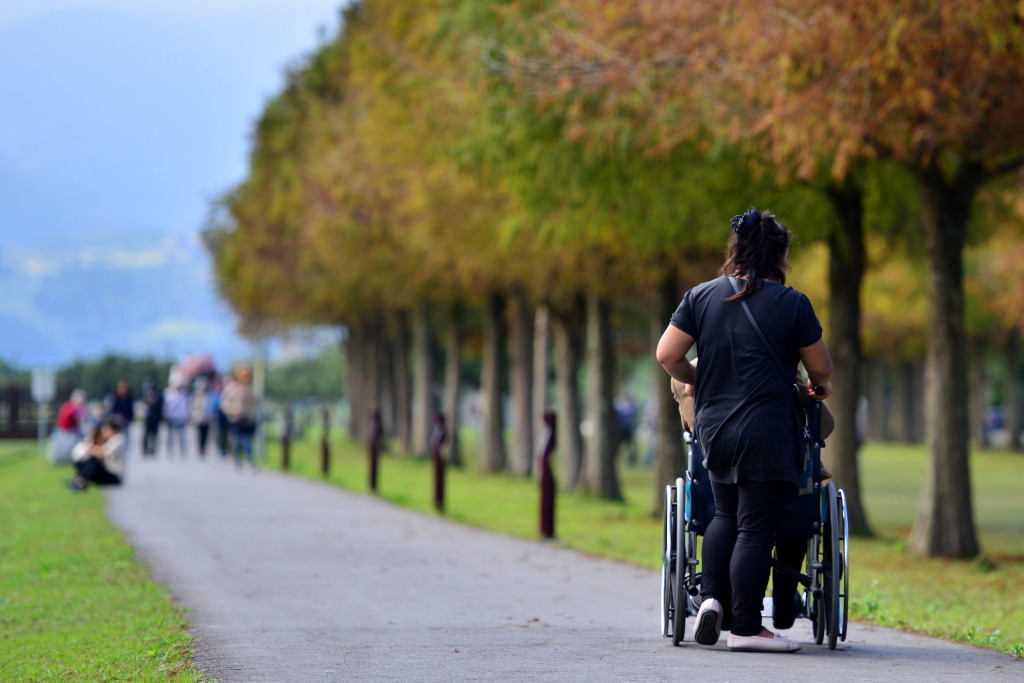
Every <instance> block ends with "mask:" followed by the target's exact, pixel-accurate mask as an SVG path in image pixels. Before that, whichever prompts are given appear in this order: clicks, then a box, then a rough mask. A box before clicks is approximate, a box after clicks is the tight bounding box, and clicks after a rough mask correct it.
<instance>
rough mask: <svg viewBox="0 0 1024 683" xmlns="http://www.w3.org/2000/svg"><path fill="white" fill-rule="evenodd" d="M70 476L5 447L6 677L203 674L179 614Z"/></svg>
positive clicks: (2, 588)
mask: <svg viewBox="0 0 1024 683" xmlns="http://www.w3.org/2000/svg"><path fill="white" fill-rule="evenodd" d="M69 476H70V470H69V469H68V468H54V467H51V466H50V465H49V464H48V463H46V462H45V461H43V460H41V459H40V458H39V457H38V456H37V455H36V450H35V444H34V443H31V442H22V443H0V680H4V681H36V680H89V681H102V680H132V681H176V682H182V683H184V682H187V681H201V680H204V678H203V676H202V674H201V673H200V672H198V671H196V670H194V669H193V667H192V665H191V654H190V649H189V648H190V645H189V643H190V640H189V637H188V634H187V633H186V632H185V619H184V617H183V615H182V612H181V610H180V609H178V608H177V607H176V606H175V605H174V604H173V603H172V602H171V599H170V597H169V595H168V594H167V592H166V591H165V590H164V589H163V588H161V587H159V586H157V585H155V584H153V583H152V582H151V581H150V580H149V578H148V575H147V572H146V569H145V567H143V566H142V564H140V563H139V562H138V561H137V560H136V559H135V557H134V553H133V551H132V549H131V547H130V546H129V545H128V544H127V543H125V541H124V539H123V538H122V537H121V534H120V533H119V532H118V531H117V530H116V529H114V527H113V526H112V525H111V524H110V523H109V522H108V521H107V519H106V516H105V514H104V502H103V496H102V495H100V493H99V492H98V491H96V490H95V489H91V490H89V491H88V492H86V493H73V492H71V491H68V490H67V489H66V488H65V487H64V481H65V480H66V479H67V478H69Z"/></svg>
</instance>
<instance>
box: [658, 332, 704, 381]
mask: <svg viewBox="0 0 1024 683" xmlns="http://www.w3.org/2000/svg"><path fill="white" fill-rule="evenodd" d="M693 344H694V339H693V337H691V336H690V335H688V334H687V333H685V332H683V331H682V330H681V329H679V328H678V327H676V326H675V325H669V326H668V328H666V330H665V333H664V334H662V335H661V340H660V341H659V342H658V350H657V351H656V352H655V356H656V357H657V359H658V362H659V363H661V366H662V367H663V368H665V370H666V371H667V372H668V374H669V375H671V376H672V377H673V378H675V379H677V380H679V381H680V382H683V383H684V384H695V383H696V382H697V373H696V371H695V370H694V368H693V365H691V364H690V361H688V360H686V353H687V352H688V351H689V350H690V348H692V347H693Z"/></svg>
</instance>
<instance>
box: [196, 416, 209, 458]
mask: <svg viewBox="0 0 1024 683" xmlns="http://www.w3.org/2000/svg"><path fill="white" fill-rule="evenodd" d="M196 436H198V437H199V439H198V440H199V457H200V458H203V457H205V456H206V441H207V439H208V438H209V436H210V423H209V422H200V423H199V424H197V425H196Z"/></svg>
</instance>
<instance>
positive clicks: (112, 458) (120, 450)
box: [68, 421, 124, 491]
mask: <svg viewBox="0 0 1024 683" xmlns="http://www.w3.org/2000/svg"><path fill="white" fill-rule="evenodd" d="M71 459H72V460H73V461H74V463H75V472H76V473H77V475H76V476H75V478H74V479H71V480H70V481H68V488H70V489H71V490H73V491H84V490H85V489H86V487H88V485H89V483H90V482H91V483H93V484H100V485H104V484H120V483H121V479H123V478H124V437H123V436H122V435H121V434H119V433H118V430H117V425H116V424H115V423H114V422H110V421H107V422H101V423H100V424H99V425H97V426H96V428H95V429H94V430H93V432H92V435H91V436H89V437H87V438H86V439H84V440H82V442H81V443H79V444H78V445H77V446H75V448H74V450H73V451H72V452H71Z"/></svg>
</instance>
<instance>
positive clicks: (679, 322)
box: [657, 209, 832, 652]
mask: <svg viewBox="0 0 1024 683" xmlns="http://www.w3.org/2000/svg"><path fill="white" fill-rule="evenodd" d="M731 225H732V230H733V234H732V236H731V237H730V239H729V247H728V252H727V256H726V260H725V263H724V264H723V265H722V268H721V270H720V271H719V275H720V277H718V278H717V279H714V280H711V281H709V282H704V283H702V284H700V285H697V286H696V287H694V288H693V289H691V290H690V291H688V292H687V293H686V295H685V296H684V297H683V300H682V303H680V304H679V307H678V308H677V309H676V312H675V313H674V314H673V316H672V320H671V323H670V324H669V326H668V328H667V329H666V330H665V333H664V334H663V335H662V337H661V341H660V342H659V343H658V349H657V358H658V361H659V362H660V363H661V364H662V366H663V367H664V368H665V370H666V371H668V373H669V375H671V376H672V378H673V379H675V380H678V381H679V382H682V383H684V384H687V385H690V387H691V389H692V392H693V398H694V418H693V423H694V424H693V427H694V436H695V438H696V439H697V440H698V442H699V443H700V446H701V448H702V449H703V452H704V455H705V458H706V466H707V470H708V472H709V474H710V478H711V488H712V491H713V493H714V499H715V515H714V518H713V519H712V521H711V523H710V524H709V525H708V528H707V531H706V532H705V534H704V544H703V549H702V554H701V563H702V565H703V573H702V579H701V584H700V597H701V605H700V608H699V610H698V612H697V618H696V620H695V624H694V640H695V641H696V642H698V643H700V644H702V645H714V644H715V643H716V642H718V638H719V635H720V634H721V629H722V623H723V618H724V617H725V616H726V615H725V609H729V610H730V615H729V616H731V627H730V629H731V632H730V636H729V640H728V643H727V644H728V647H729V648H730V649H732V650H754V651H773V652H795V651H796V650H799V649H800V644H799V643H797V642H795V641H792V640H789V639H787V638H785V637H783V636H781V635H778V634H775V633H772V632H771V631H769V630H768V629H766V628H763V626H762V624H761V607H762V601H763V598H764V594H765V589H766V588H767V585H768V577H769V573H770V571H771V560H772V547H773V543H774V541H775V535H776V532H777V530H778V528H779V524H780V522H781V516H782V511H783V509H784V508H785V506H786V504H787V503H788V502H789V501H790V500H791V499H793V498H794V497H795V496H796V495H797V486H798V483H799V482H800V481H801V475H802V468H803V461H802V455H801V454H802V438H803V434H802V430H801V426H800V414H799V413H800V409H799V406H798V398H797V397H796V395H795V393H794V384H795V380H796V376H797V365H798V363H800V362H803V365H804V368H805V369H806V371H807V375H808V381H807V393H808V394H809V395H810V397H812V398H815V399H824V398H827V397H828V396H829V395H830V394H831V393H832V385H831V376H832V359H831V356H830V355H829V352H828V349H827V348H826V346H825V343H824V341H823V339H822V330H821V324H820V323H819V322H818V318H817V316H816V315H815V313H814V309H813V307H812V306H811V303H810V301H809V300H808V298H807V297H806V296H805V295H804V294H802V293H800V292H798V291H797V290H795V289H793V288H791V287H786V286H785V282H786V271H787V269H788V267H789V265H788V257H789V244H790V238H791V234H790V232H789V231H788V230H787V229H786V228H785V227H784V226H783V225H782V224H780V223H779V222H778V221H777V220H776V219H775V216H774V215H772V214H771V213H770V212H768V211H757V210H756V209H752V210H750V211H747V212H746V213H744V214H742V215H741V216H736V217H735V218H733V219H732V222H731ZM694 346H696V350H697V354H698V356H699V357H700V364H699V365H697V366H696V367H695V366H694V365H693V364H691V363H690V362H689V361H688V360H687V357H686V356H687V353H688V352H689V351H690V349H691V348H693V347H694ZM794 593H795V588H794ZM780 602H781V603H785V602H788V601H780ZM787 608H789V607H788V605H786V604H780V605H777V606H776V614H775V621H776V624H779V623H780V622H782V623H785V622H786V621H787V620H788V621H789V623H790V624H791V623H792V620H791V619H788V615H784V614H780V613H779V612H780V610H782V611H784V610H785V609H787ZM790 609H791V608H790Z"/></svg>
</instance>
